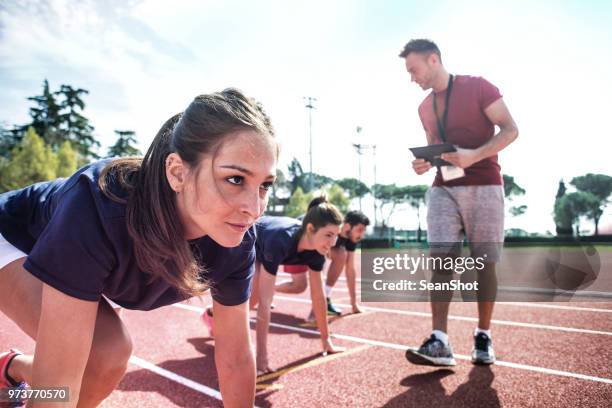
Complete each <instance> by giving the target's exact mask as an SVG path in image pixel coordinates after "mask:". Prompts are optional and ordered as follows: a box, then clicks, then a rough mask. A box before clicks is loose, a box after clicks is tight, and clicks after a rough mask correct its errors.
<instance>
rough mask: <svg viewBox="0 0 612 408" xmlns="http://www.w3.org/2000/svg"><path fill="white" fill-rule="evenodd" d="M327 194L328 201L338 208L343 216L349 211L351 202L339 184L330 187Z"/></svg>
mask: <svg viewBox="0 0 612 408" xmlns="http://www.w3.org/2000/svg"><path fill="white" fill-rule="evenodd" d="M325 193H326V194H327V200H328V201H329V202H330V203H332V204H333V205H335V206H336V207H338V209H339V210H340V212H341V213H342V214H345V213H346V212H347V211H348V208H349V203H350V200H349V198H348V197H347V196H346V193H345V191H344V190H343V189H342V187H340V186H339V185H338V184H334V185H332V186H331V187H329V188H328V189H327V190H326V192H325Z"/></svg>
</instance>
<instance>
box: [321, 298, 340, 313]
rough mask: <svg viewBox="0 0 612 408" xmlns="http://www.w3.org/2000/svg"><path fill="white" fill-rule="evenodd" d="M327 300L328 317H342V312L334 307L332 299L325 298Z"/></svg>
mask: <svg viewBox="0 0 612 408" xmlns="http://www.w3.org/2000/svg"><path fill="white" fill-rule="evenodd" d="M325 300H327V315H328V316H340V315H341V314H342V312H341V311H340V310H338V309H336V307H335V306H334V305H333V303H332V302H331V299H330V298H325Z"/></svg>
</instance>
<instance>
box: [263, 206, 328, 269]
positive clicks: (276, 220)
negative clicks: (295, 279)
mask: <svg viewBox="0 0 612 408" xmlns="http://www.w3.org/2000/svg"><path fill="white" fill-rule="evenodd" d="M301 226H302V222H301V221H299V220H296V219H295V218H289V217H273V216H264V217H261V218H260V219H259V221H257V223H256V224H255V228H256V230H257V241H256V244H255V245H256V247H257V260H258V261H259V262H261V263H262V264H263V266H264V268H266V270H267V271H268V272H270V273H271V274H273V275H276V273H277V272H278V267H279V265H307V266H308V267H309V268H310V269H312V270H313V271H317V272H320V271H322V270H323V265H325V257H324V256H323V255H321V254H320V253H318V252H317V251H314V250H308V251H301V252H298V251H297V245H298V240H297V239H296V238H297V233H298V231H299V230H300V227H301Z"/></svg>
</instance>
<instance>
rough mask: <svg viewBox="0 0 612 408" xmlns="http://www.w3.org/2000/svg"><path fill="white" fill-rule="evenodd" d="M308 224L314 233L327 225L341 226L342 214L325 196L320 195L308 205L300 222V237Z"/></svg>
mask: <svg viewBox="0 0 612 408" xmlns="http://www.w3.org/2000/svg"><path fill="white" fill-rule="evenodd" d="M308 224H312V226H313V227H314V229H315V231H317V230H318V229H319V228H323V227H325V226H327V225H329V224H333V225H341V224H342V214H341V213H340V210H338V208H337V207H336V206H335V205H333V204H332V203H330V202H329V201H327V196H325V195H324V194H322V195H320V196H319V197H315V198H314V199H313V200H312V201H311V202H310V204H308V211H306V215H305V216H304V219H303V220H302V228H301V229H300V236H301V235H302V234H303V233H304V232H305V231H306V227H307V226H308Z"/></svg>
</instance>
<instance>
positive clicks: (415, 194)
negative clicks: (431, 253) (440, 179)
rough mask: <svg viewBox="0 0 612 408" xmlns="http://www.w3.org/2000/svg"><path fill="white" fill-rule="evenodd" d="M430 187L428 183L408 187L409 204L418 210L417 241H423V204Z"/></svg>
mask: <svg viewBox="0 0 612 408" xmlns="http://www.w3.org/2000/svg"><path fill="white" fill-rule="evenodd" d="M428 188H429V187H427V186H426V185H418V186H407V187H406V198H407V199H408V204H410V206H411V207H412V208H414V209H416V210H417V220H418V229H417V242H421V235H422V233H423V231H422V230H421V205H425V194H426V193H427V189H428Z"/></svg>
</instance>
